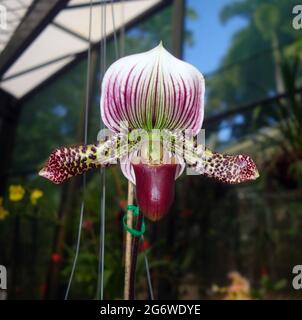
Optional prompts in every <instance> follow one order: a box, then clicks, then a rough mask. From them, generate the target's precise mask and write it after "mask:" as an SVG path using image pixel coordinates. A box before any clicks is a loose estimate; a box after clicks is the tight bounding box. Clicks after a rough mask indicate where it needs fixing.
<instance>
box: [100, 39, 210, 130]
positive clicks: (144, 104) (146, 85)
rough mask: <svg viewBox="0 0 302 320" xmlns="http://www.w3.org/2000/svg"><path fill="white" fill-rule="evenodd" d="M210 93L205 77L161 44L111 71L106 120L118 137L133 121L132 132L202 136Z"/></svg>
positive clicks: (105, 89)
mask: <svg viewBox="0 0 302 320" xmlns="http://www.w3.org/2000/svg"><path fill="white" fill-rule="evenodd" d="M204 91H205V89H204V78H203V76H202V74H201V73H200V72H199V71H198V70H197V69H196V68H195V67H193V66H192V65H190V64H188V63H186V62H183V61H181V60H179V59H177V58H175V57H174V56H172V55H171V54H170V53H169V52H168V51H167V50H165V49H164V47H163V46H162V44H159V45H158V46H157V47H156V48H154V49H152V50H150V51H147V52H144V53H140V54H135V55H131V56H128V57H124V58H122V59H119V60H117V61H116V62H115V63H113V64H112V65H111V66H110V68H109V69H108V70H107V72H106V74H105V76H104V79H103V84H102V96H101V115H102V119H103V122H104V123H105V125H106V126H107V127H108V128H109V129H111V130H113V131H115V132H119V131H120V123H121V122H122V121H127V122H128V125H129V128H131V129H138V128H141V129H145V130H152V129H169V130H173V129H181V130H185V129H191V130H192V134H193V135H196V134H197V133H198V132H199V130H200V128H201V126H202V122H203V114H204Z"/></svg>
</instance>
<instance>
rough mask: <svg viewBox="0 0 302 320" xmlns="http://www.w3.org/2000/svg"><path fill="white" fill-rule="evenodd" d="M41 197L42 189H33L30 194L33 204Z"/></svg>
mask: <svg viewBox="0 0 302 320" xmlns="http://www.w3.org/2000/svg"><path fill="white" fill-rule="evenodd" d="M41 197H43V191H41V190H40V189H34V190H33V191H32V192H31V194H30V202H31V203H32V204H33V205H35V204H37V201H38V199H40V198H41Z"/></svg>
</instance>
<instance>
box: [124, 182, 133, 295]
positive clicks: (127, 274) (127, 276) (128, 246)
mask: <svg viewBox="0 0 302 320" xmlns="http://www.w3.org/2000/svg"><path fill="white" fill-rule="evenodd" d="M133 201H134V187H133V184H132V183H131V182H130V181H129V182H128V205H133ZM127 225H128V226H129V227H130V228H132V225H133V216H132V212H131V211H128V214H127ZM131 242H132V236H131V234H130V233H129V232H126V245H125V287H124V299H125V300H129V292H130V269H131Z"/></svg>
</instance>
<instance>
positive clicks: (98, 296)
mask: <svg viewBox="0 0 302 320" xmlns="http://www.w3.org/2000/svg"><path fill="white" fill-rule="evenodd" d="M100 6H101V10H100V11H101V19H100V21H101V24H100V26H101V30H100V31H101V40H100V79H102V78H103V76H104V73H105V69H106V51H107V46H106V2H105V1H103V0H100ZM100 87H101V86H100ZM103 127H104V125H103V123H102V121H101V128H103ZM100 174H101V188H102V189H101V208H100V239H99V257H98V280H97V292H96V299H97V300H103V299H104V265H105V261H104V260H105V223H106V220H105V209H106V174H105V169H101V170H100Z"/></svg>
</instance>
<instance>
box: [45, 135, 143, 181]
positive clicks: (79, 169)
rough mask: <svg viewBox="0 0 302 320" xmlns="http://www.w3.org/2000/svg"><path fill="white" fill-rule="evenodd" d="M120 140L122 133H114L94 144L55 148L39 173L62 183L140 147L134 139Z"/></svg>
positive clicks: (109, 163) (111, 162) (114, 162)
mask: <svg viewBox="0 0 302 320" xmlns="http://www.w3.org/2000/svg"><path fill="white" fill-rule="evenodd" d="M121 141H124V137H123V135H114V136H112V137H111V138H109V139H108V140H107V141H103V142H98V143H96V144H91V145H84V146H76V147H62V148H59V149H56V150H55V151H53V152H52V153H51V154H50V156H49V158H48V161H47V163H46V165H45V166H44V168H43V169H42V170H40V172H39V175H40V176H42V177H44V178H46V179H49V180H50V181H52V182H54V183H62V182H64V181H65V180H66V179H68V178H71V177H73V176H76V175H79V174H82V173H83V172H85V171H87V170H89V169H93V168H97V167H107V166H110V165H112V164H116V163H117V160H118V159H120V158H121V157H124V156H125V155H127V154H128V152H129V151H130V152H133V151H134V150H135V149H136V148H139V147H140V143H137V142H136V141H135V142H131V144H128V143H121ZM126 141H127V140H126Z"/></svg>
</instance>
